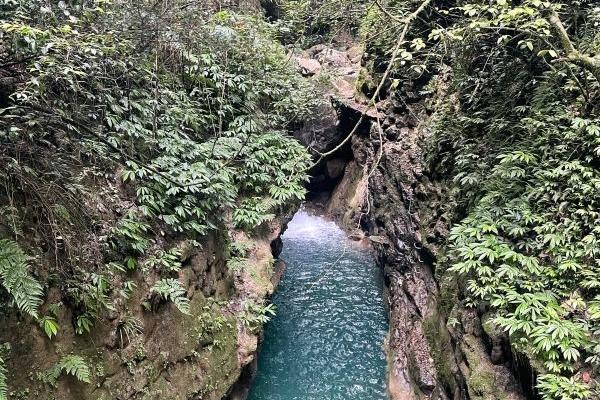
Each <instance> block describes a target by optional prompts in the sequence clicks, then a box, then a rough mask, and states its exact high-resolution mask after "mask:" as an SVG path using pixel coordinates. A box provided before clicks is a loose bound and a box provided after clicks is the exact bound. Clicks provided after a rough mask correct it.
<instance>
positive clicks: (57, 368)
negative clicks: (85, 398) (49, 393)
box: [39, 354, 91, 386]
mask: <svg viewBox="0 0 600 400" xmlns="http://www.w3.org/2000/svg"><path fill="white" fill-rule="evenodd" d="M62 373H65V374H67V375H71V376H74V377H75V378H77V380H78V381H80V382H83V383H91V371H90V367H89V366H88V364H87V363H86V361H85V359H84V358H83V357H81V356H78V355H74V354H69V355H66V356H64V357H62V358H61V359H60V361H58V362H57V363H56V364H55V365H54V366H52V367H51V368H50V369H48V370H47V371H45V372H43V373H40V374H39V379H40V380H41V381H42V382H44V383H47V384H48V385H50V386H56V383H57V381H58V378H59V377H60V375H61V374H62Z"/></svg>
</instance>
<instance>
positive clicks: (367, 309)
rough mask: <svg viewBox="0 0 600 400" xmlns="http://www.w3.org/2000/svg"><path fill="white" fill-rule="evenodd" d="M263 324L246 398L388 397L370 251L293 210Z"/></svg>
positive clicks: (383, 322) (380, 305)
mask: <svg viewBox="0 0 600 400" xmlns="http://www.w3.org/2000/svg"><path fill="white" fill-rule="evenodd" d="M282 239H283V246H284V247H283V252H282V254H281V256H280V258H281V259H283V260H284V261H285V262H286V264H287V269H286V272H285V275H284V277H283V279H282V281H281V283H280V285H279V288H278V290H277V293H276V294H275V295H274V297H273V302H274V303H275V304H276V306H277V316H276V317H274V318H273V320H272V321H271V322H269V323H268V324H267V326H266V328H265V336H264V342H263V344H262V347H261V352H260V355H259V359H258V371H257V374H256V378H255V380H254V382H253V385H252V388H251V390H250V394H249V397H248V399H250V400H313V399H314V400H317V399H318V400H350V399H352V400H379V399H382V400H383V399H387V398H388V396H387V392H386V376H385V369H386V359H385V354H384V351H383V342H384V338H385V334H386V332H387V330H388V321H387V313H386V310H385V307H384V299H383V277H382V274H381V271H380V270H379V268H378V267H377V266H376V265H375V260H374V257H373V255H372V254H371V252H370V250H369V249H367V248H365V247H364V246H362V247H361V246H360V245H358V244H357V243H356V242H352V241H351V240H350V239H348V237H347V236H346V233H345V232H344V231H342V230H341V229H340V228H339V227H338V226H337V225H336V224H335V223H333V222H331V221H327V220H326V219H324V218H322V217H320V216H316V215H311V214H309V213H307V212H306V211H305V210H300V211H299V212H298V213H297V214H296V215H295V216H294V219H293V220H292V221H291V222H290V224H289V226H288V229H287V230H286V232H285V234H284V235H283V237H282Z"/></svg>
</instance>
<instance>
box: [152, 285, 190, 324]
mask: <svg viewBox="0 0 600 400" xmlns="http://www.w3.org/2000/svg"><path fill="white" fill-rule="evenodd" d="M151 292H152V293H153V294H155V295H156V296H158V297H159V298H161V299H163V300H167V301H171V302H172V303H173V304H175V307H177V309H178V310H179V311H181V312H182V313H184V314H188V315H189V314H190V301H189V299H188V298H187V297H186V296H185V294H186V291H185V289H184V288H183V285H182V284H181V282H179V281H178V280H177V279H173V278H166V279H161V280H159V281H158V282H156V283H155V284H154V286H153V287H152V289H151Z"/></svg>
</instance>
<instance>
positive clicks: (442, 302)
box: [329, 100, 524, 400]
mask: <svg viewBox="0 0 600 400" xmlns="http://www.w3.org/2000/svg"><path fill="white" fill-rule="evenodd" d="M419 107H420V105H419V104H418V103H417V104H415V106H414V108H412V109H408V108H407V107H406V106H405V105H404V104H402V103H396V102H394V101H393V100H387V101H386V102H384V103H380V104H378V107H377V108H376V109H375V110H373V111H372V112H373V113H374V115H375V116H376V118H372V119H370V121H371V122H370V123H369V125H370V126H367V127H366V128H365V129H366V130H367V132H368V134H366V135H365V134H363V135H358V136H357V137H355V138H353V140H352V146H351V150H352V154H353V163H355V165H356V166H355V167H353V168H349V167H348V166H347V167H346V172H345V175H344V178H342V181H341V182H340V184H339V185H338V186H337V187H336V188H335V190H334V191H333V194H332V197H331V199H330V202H329V211H330V212H331V214H332V215H334V216H335V217H337V218H338V219H340V220H341V221H342V222H343V223H344V224H345V225H346V226H347V228H348V229H350V230H352V229H355V228H356V227H361V228H362V229H363V230H364V231H365V232H366V234H367V236H369V237H370V238H371V242H372V243H373V246H374V247H375V248H376V249H377V251H378V256H379V263H380V265H381V266H382V268H383V269H384V274H385V278H386V284H387V287H388V293H389V296H388V301H389V310H390V332H389V337H388V350H389V355H388V357H389V360H388V362H389V391H390V395H391V398H392V399H393V400H413V399H415V400H416V399H419V400H420V399H432V400H433V399H482V400H483V399H492V400H493V399H523V398H524V396H523V394H522V392H521V388H520V386H519V385H518V384H517V381H516V380H515V378H514V374H513V372H514V366H513V365H512V358H511V356H510V355H507V346H506V345H505V343H504V342H503V340H504V339H502V338H501V336H497V337H494V339H492V338H491V336H490V335H489V334H488V333H486V332H485V330H484V329H483V328H481V322H480V316H479V315H477V314H476V313H475V314H472V313H467V314H464V315H463V316H462V319H463V320H462V321H461V323H462V324H464V325H465V326H467V328H466V329H453V328H451V327H448V326H447V321H448V317H449V315H448V314H449V313H450V312H451V311H452V312H453V313H454V314H457V313H458V314H460V313H462V311H463V310H462V309H460V307H458V298H457V297H456V294H455V293H454V292H452V290H450V289H449V288H447V287H445V286H444V284H443V282H440V281H438V279H440V277H438V276H436V272H435V260H436V258H437V257H438V255H439V251H440V248H441V246H442V245H443V241H444V238H445V236H446V235H447V233H448V228H449V223H450V221H451V219H452V216H453V212H455V205H454V204H452V203H451V202H449V201H448V198H449V196H447V194H446V193H445V191H444V180H443V177H436V178H432V176H433V174H432V173H431V170H430V166H429V165H427V164H426V162H425V160H424V156H423V146H424V144H425V143H426V142H427V138H428V130H427V124H428V116H427V113H426V112H425V111H424V109H423V108H421V109H420V108H419ZM359 110H360V109H358V112H360V111H359ZM346 116H347V117H348V116H349V117H350V119H351V120H352V119H353V118H352V113H351V112H350V113H348V114H346ZM377 119H378V120H379V123H380V124H381V125H380V126H379V125H376V123H375V122H374V121H376V120H377ZM353 120H354V121H356V119H353ZM343 123H344V121H341V122H340V124H343ZM350 123H351V122H350ZM380 128H381V130H380ZM382 142H383V143H382ZM342 185H344V187H342ZM348 199H353V201H352V202H349V201H348ZM446 303H451V305H450V306H448V305H447V304H446ZM453 306H455V307H454V308H453ZM469 326H479V328H468V327H469ZM490 344H491V345H490ZM508 352H509V353H510V350H508ZM485 388H488V389H485ZM489 388H492V389H491V390H490V389H489Z"/></svg>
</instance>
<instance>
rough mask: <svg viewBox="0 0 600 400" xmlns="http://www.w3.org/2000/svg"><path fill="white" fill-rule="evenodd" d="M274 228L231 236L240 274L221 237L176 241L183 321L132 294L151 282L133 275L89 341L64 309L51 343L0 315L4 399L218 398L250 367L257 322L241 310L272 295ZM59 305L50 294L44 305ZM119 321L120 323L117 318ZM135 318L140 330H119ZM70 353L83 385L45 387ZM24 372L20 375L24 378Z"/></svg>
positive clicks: (277, 227) (63, 380) (168, 307)
mask: <svg viewBox="0 0 600 400" xmlns="http://www.w3.org/2000/svg"><path fill="white" fill-rule="evenodd" d="M282 226H283V220H281V219H279V220H277V221H274V222H273V223H271V224H265V225H264V226H262V227H261V229H260V230H259V231H258V232H256V234H255V235H254V236H252V237H250V236H247V235H246V234H244V233H242V232H239V231H231V232H230V235H231V236H232V237H233V238H234V239H235V241H236V242H237V243H245V244H246V247H247V251H248V253H247V256H246V258H245V267H244V269H243V270H242V271H239V272H235V271H234V270H233V269H232V267H231V265H228V264H231V263H230V262H229V263H228V259H229V258H230V254H229V250H228V240H231V239H228V238H227V237H224V236H220V235H216V234H215V235H210V236H208V237H206V238H205V239H204V240H203V241H202V243H201V246H199V247H193V246H190V245H189V243H187V242H183V243H179V244H178V246H179V247H180V248H181V261H182V265H183V268H182V269H181V271H180V277H179V278H180V280H182V281H185V282H186V283H189V288H190V289H189V291H188V293H187V297H188V298H189V299H190V313H189V315H185V314H183V313H181V312H180V311H179V310H177V309H176V308H175V306H174V305H173V304H172V303H163V302H158V303H154V304H152V305H151V306H150V308H151V309H148V308H149V307H148V302H152V301H153V300H151V299H146V298H140V297H139V296H136V294H139V293H147V292H148V291H149V287H151V285H152V283H153V279H155V278H156V277H155V276H153V274H152V273H141V272H136V273H134V274H133V275H132V276H131V280H132V281H133V282H134V283H135V284H136V285H137V287H138V288H146V289H148V290H137V291H135V292H134V293H133V294H132V296H131V297H129V299H128V300H127V301H125V302H115V304H114V310H113V311H112V312H111V313H110V315H106V318H105V319H103V320H102V321H98V323H97V324H96V327H95V329H94V330H93V331H92V333H91V334H90V335H84V336H81V335H76V333H75V329H74V327H73V325H72V323H71V321H72V319H73V315H72V313H73V311H72V310H70V309H69V308H68V307H61V308H60V312H59V314H58V323H59V325H60V326H61V328H62V330H61V332H60V335H58V336H57V337H56V338H55V340H53V341H52V342H50V341H48V340H47V339H46V338H45V336H44V333H43V332H42V331H41V330H40V329H38V328H37V327H34V326H32V329H31V330H29V332H28V333H27V335H23V336H20V335H18V333H19V332H25V330H23V329H22V328H20V329H18V330H17V329H14V327H16V326H17V325H22V324H25V323H27V322H25V321H23V320H20V319H19V318H18V317H17V316H16V315H14V314H13V315H6V316H3V321H6V326H5V327H3V329H2V330H0V342H2V343H7V344H8V346H10V348H11V353H10V354H11V358H10V359H9V360H7V361H8V367H9V371H11V376H10V382H11V393H12V395H11V398H15V399H61V400H68V399H77V400H86V399H94V400H98V399H106V400H109V399H110V400H114V399H119V400H124V399H147V400H150V399H173V400H176V399H214V400H218V399H221V398H223V397H224V396H225V395H226V394H227V392H228V391H229V390H230V387H231V386H232V385H233V384H234V383H235V382H236V381H237V380H238V378H239V377H240V374H241V373H242V371H243V369H244V367H246V366H247V365H249V364H251V363H252V361H253V360H254V357H255V355H256V350H257V342H258V335H259V334H260V330H261V324H259V323H257V322H256V321H255V320H254V319H253V318H254V315H253V314H252V313H253V311H252V310H251V309H249V308H248V306H247V305H248V304H249V303H252V304H262V302H263V299H264V298H265V297H266V296H268V295H269V294H271V293H272V292H273V289H274V284H273V283H274V282H275V281H272V280H271V279H272V278H273V276H275V275H277V266H274V262H273V255H272V248H273V249H274V250H276V249H277V246H272V243H276V242H277V239H278V237H279V234H280V233H281V229H282ZM53 302H60V293H59V291H58V290H54V289H51V290H50V293H49V296H48V304H51V303H53ZM125 316H127V317H125ZM133 318H135V319H136V320H137V321H139V322H140V325H139V326H137V327H136V328H135V329H131V328H130V329H127V328H126V326H127V325H126V324H127V321H133ZM68 354H78V355H81V356H83V357H84V359H85V360H86V362H87V363H88V364H89V365H90V366H91V370H92V371H91V372H92V374H91V375H92V376H91V380H92V384H84V383H81V382H79V381H77V380H76V379H75V378H73V377H70V376H66V375H62V376H60V377H59V378H58V379H56V380H51V379H48V371H49V370H51V368H52V367H53V366H54V365H56V363H57V362H58V361H59V360H60V359H61V358H62V357H64V356H65V355H68ZM25 372H26V373H25Z"/></svg>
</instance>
